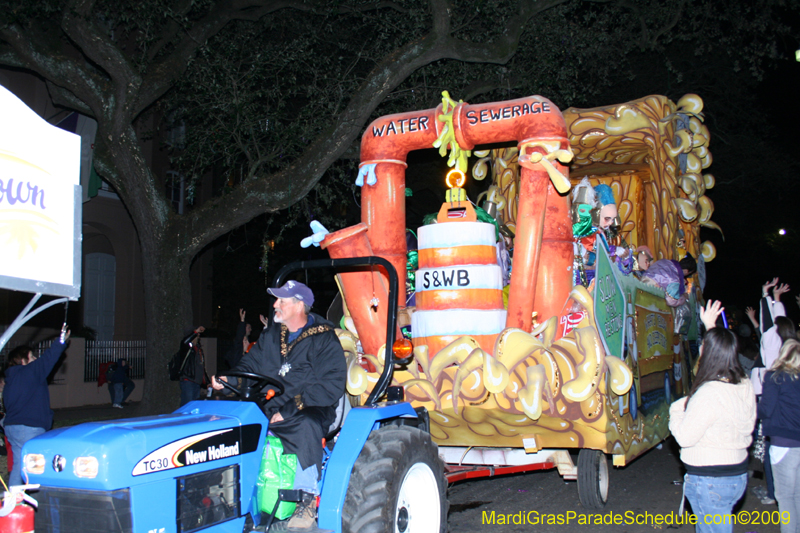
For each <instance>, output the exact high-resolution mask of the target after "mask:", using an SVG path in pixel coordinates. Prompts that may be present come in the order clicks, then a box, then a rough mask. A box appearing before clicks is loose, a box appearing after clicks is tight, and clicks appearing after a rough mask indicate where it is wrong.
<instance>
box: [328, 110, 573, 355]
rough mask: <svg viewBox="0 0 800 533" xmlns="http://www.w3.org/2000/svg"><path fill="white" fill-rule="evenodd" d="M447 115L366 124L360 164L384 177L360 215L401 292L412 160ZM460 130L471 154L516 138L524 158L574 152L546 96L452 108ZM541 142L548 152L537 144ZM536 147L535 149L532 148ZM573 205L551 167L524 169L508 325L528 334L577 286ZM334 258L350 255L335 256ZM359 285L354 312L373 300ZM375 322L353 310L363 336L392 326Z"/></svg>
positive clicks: (419, 114)
mask: <svg viewBox="0 0 800 533" xmlns="http://www.w3.org/2000/svg"><path fill="white" fill-rule="evenodd" d="M441 113H442V106H439V107H437V108H436V109H428V110H424V111H414V112H410V113H401V114H396V115H388V116H385V117H381V118H379V119H377V120H375V121H374V122H373V123H372V124H370V125H369V126H368V127H367V130H366V131H365V132H364V136H363V137H362V139H361V164H360V167H361V169H362V170H366V168H365V167H367V168H371V169H372V172H374V176H375V177H376V178H377V181H376V182H375V183H373V184H369V183H368V180H367V181H366V182H365V183H364V185H363V187H362V192H361V194H362V208H361V215H362V221H363V224H364V225H365V227H366V228H367V230H366V235H365V237H366V239H365V242H366V245H368V246H367V247H368V248H369V250H370V253H373V254H375V255H378V256H381V257H383V258H385V259H387V260H388V261H390V262H391V263H392V264H393V265H394V266H395V268H396V269H397V272H398V275H399V278H400V283H401V284H400V287H401V290H402V288H403V287H404V286H405V277H406V276H405V273H406V272H405V268H406V253H407V250H406V240H405V230H406V227H405V225H406V220H405V168H406V166H407V165H406V158H407V156H408V152H410V151H411V150H417V149H423V148H430V147H432V145H433V143H434V141H436V139H437V138H438V137H439V133H440V130H441V128H442V123H440V122H439V120H438V116H439V115H441ZM453 130H454V135H455V139H456V141H457V142H458V144H459V146H460V147H461V148H462V149H465V150H472V149H473V148H474V147H475V146H476V145H477V144H490V143H497V142H507V141H511V140H514V141H517V143H518V146H519V147H520V150H521V153H522V152H523V151H524V152H526V153H528V154H530V153H531V152H532V151H540V152H542V153H544V152H546V151H547V150H550V149H552V147H558V148H560V149H568V148H569V140H568V139H567V135H566V125H565V123H564V118H563V116H562V115H561V112H560V111H559V109H558V108H557V107H556V106H555V105H553V104H552V102H550V101H549V100H547V99H546V98H542V97H540V96H530V97H526V98H520V99H517V100H511V101H507V102H493V103H488V104H479V105H469V104H467V103H460V104H458V105H457V106H456V108H455V109H454V110H453ZM541 142H543V143H546V144H547V145H548V147H549V148H547V149H546V148H544V147H542V146H535V144H536V143H541ZM530 143H533V144H534V146H530ZM552 163H553V164H554V165H555V166H556V168H557V169H558V170H561V171H562V172H564V173H565V174H566V172H565V169H564V167H562V166H561V165H560V164H558V163H557V162H556V161H553V162H552ZM371 165H374V166H371ZM368 166H369V167H368ZM568 205H569V203H568V199H567V198H566V197H565V196H564V197H562V196H560V195H559V194H558V193H557V191H556V190H555V188H554V187H553V185H552V184H551V182H550V178H549V175H548V174H547V172H546V170H545V169H544V167H541V166H535V165H534V166H533V170H531V169H530V168H523V171H522V179H521V184H520V199H519V208H518V212H517V237H516V241H515V251H514V263H513V265H514V266H513V275H512V279H511V285H512V287H511V295H510V298H509V308H508V319H507V325H508V326H509V327H520V328H522V329H525V330H528V331H529V330H530V327H531V323H532V320H531V314H532V312H533V311H534V310H536V311H538V312H539V313H540V316H542V317H543V318H544V317H549V316H552V315H555V314H557V313H559V311H560V309H561V305H562V304H563V302H564V301H565V300H566V298H567V296H568V295H569V290H570V288H571V282H572V272H571V267H572V235H571V226H570V225H569V212H568ZM343 231H345V230H343ZM339 233H340V232H337V233H336V234H332V235H338V234H339ZM361 233H364V230H359V232H355V233H354V234H353V235H349V234H348V235H344V234H342V235H341V236H337V237H330V236H329V238H328V239H326V240H325V241H323V243H328V242H331V244H329V245H328V249H329V250H330V249H331V248H332V247H333V248H336V247H334V246H332V240H333V239H338V240H337V242H343V241H345V240H348V239H356V240H359V241H361V240H362V239H364V237H363V236H360V234H361ZM337 246H338V247H339V248H340V251H335V252H334V251H332V252H331V256H332V257H353V255H352V254H357V253H358V254H361V253H364V254H366V251H365V245H364V243H363V242H362V243H361V244H359V245H358V246H356V247H353V249H346V248H348V247H346V246H341V245H337ZM334 253H337V254H344V255H336V256H334ZM354 279H355V278H354ZM359 283H363V282H355V283H348V284H346V286H345V291H346V292H350V291H352V294H346V295H345V298H346V299H347V301H348V306H350V308H351V312H352V309H353V308H355V307H357V304H356V300H357V299H359V298H365V299H366V301H368V300H369V299H370V298H371V297H369V298H367V296H366V295H363V287H361V288H359V286H358V285H359ZM356 295H358V296H356ZM351 301H353V302H354V303H353V305H351V304H350V302H351ZM401 306H402V304H401ZM373 318H374V317H371V316H370V315H368V314H367V315H365V316H363V317H359V316H356V313H353V319H354V321H355V322H356V327H357V328H358V331H359V335H360V336H361V335H362V332H366V331H379V332H382V331H384V329H383V328H385V323H384V325H383V327H381V325H380V324H373V322H372V320H373ZM362 320H363V321H364V322H363V324H362ZM369 342H371V341H369ZM362 343H363V341H362ZM365 349H366V346H365Z"/></svg>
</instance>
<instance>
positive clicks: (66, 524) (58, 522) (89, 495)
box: [33, 487, 133, 533]
mask: <svg viewBox="0 0 800 533" xmlns="http://www.w3.org/2000/svg"><path fill="white" fill-rule="evenodd" d="M33 496H34V498H36V499H37V500H38V501H39V510H38V511H37V513H36V531H37V533H38V532H44V533H76V532H81V533H92V532H95V531H96V532H97V533H133V522H132V518H131V495H130V490H129V489H122V490H115V491H94V490H77V489H64V488H53V487H42V488H40V489H39V491H38V492H36V493H34V495H33Z"/></svg>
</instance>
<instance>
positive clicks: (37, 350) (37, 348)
mask: <svg viewBox="0 0 800 533" xmlns="http://www.w3.org/2000/svg"><path fill="white" fill-rule="evenodd" d="M51 344H53V341H42V342H40V343H39V344H36V345H34V346H31V348H33V355H35V356H36V357H41V356H42V354H43V353H44V352H45V350H47V349H48V348H49V347H50V345H51ZM17 346H21V345H20V344H19V343H15V344H12V343H10V342H9V343H8V344H6V345H5V346H3V349H2V351H0V368H3V369H5V367H6V361H8V354H9V353H11V350H13V349H14V348H16V347H17Z"/></svg>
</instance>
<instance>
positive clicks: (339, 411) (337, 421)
mask: <svg viewBox="0 0 800 533" xmlns="http://www.w3.org/2000/svg"><path fill="white" fill-rule="evenodd" d="M350 409H352V407H351V406H350V401H349V400H348V398H347V393H344V394H343V395H342V397H341V398H339V402H338V403H337V404H336V417H335V418H334V420H333V422H332V423H331V425H330V426H329V427H328V432H327V433H326V434H325V438H324V441H327V442H333V441H334V439H335V438H336V436H337V435H338V434H339V431H340V430H341V429H342V425H344V419H345V418H346V417H347V413H349V412H350Z"/></svg>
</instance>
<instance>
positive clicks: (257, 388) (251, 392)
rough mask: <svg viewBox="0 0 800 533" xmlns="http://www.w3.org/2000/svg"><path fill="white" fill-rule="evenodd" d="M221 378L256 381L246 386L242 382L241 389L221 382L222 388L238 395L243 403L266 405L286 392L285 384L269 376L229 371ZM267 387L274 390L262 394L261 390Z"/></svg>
mask: <svg viewBox="0 0 800 533" xmlns="http://www.w3.org/2000/svg"><path fill="white" fill-rule="evenodd" d="M219 376H228V377H232V378H244V379H251V380H253V381H255V383H253V384H252V385H246V384H245V382H242V385H241V387H235V386H233V385H231V384H230V383H228V382H227V381H225V380H222V379H220V380H219V382H220V383H221V384H222V386H223V387H225V388H227V389H229V390H230V391H231V392H233V393H234V394H236V395H237V396H238V397H239V401H241V402H256V403H257V404H259V405H264V404H265V403H267V401H268V400H270V399H271V398H272V397H274V396H277V395H279V394H283V392H284V389H283V384H282V383H281V382H280V381H278V380H277V379H275V378H271V377H269V376H264V375H262V374H256V373H253V372H238V371H234V370H229V371H228V372H225V373H223V374H219ZM266 386H270V387H274V389H270V390H269V391H267V393H266V394H262V393H261V389H263V388H264V387H266ZM270 393H272V394H270Z"/></svg>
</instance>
